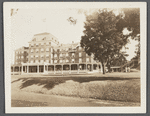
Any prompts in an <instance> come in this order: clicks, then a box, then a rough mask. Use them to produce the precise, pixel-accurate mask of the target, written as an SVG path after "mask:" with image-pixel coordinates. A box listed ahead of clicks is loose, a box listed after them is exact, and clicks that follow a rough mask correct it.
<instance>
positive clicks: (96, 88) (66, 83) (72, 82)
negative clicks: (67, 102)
mask: <svg viewBox="0 0 150 116" xmlns="http://www.w3.org/2000/svg"><path fill="white" fill-rule="evenodd" d="M12 89H18V90H22V91H28V92H36V93H43V94H50V95H62V96H74V97H81V98H95V99H101V100H114V101H127V102H140V79H139V78H122V77H43V78H42V77H28V78H20V79H16V80H14V81H12Z"/></svg>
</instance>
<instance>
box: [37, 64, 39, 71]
mask: <svg viewBox="0 0 150 116" xmlns="http://www.w3.org/2000/svg"><path fill="white" fill-rule="evenodd" d="M37 73H39V65H37Z"/></svg>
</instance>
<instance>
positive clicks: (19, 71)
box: [18, 66, 20, 74]
mask: <svg viewBox="0 0 150 116" xmlns="http://www.w3.org/2000/svg"><path fill="white" fill-rule="evenodd" d="M18 68H19V70H18V72H19V74H20V66H18Z"/></svg>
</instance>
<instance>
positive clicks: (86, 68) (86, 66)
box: [86, 64, 87, 72]
mask: <svg viewBox="0 0 150 116" xmlns="http://www.w3.org/2000/svg"><path fill="white" fill-rule="evenodd" d="M86 72H87V64H86Z"/></svg>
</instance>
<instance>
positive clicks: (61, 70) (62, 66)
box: [61, 65, 63, 74]
mask: <svg viewBox="0 0 150 116" xmlns="http://www.w3.org/2000/svg"><path fill="white" fill-rule="evenodd" d="M61 74H63V65H61Z"/></svg>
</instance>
